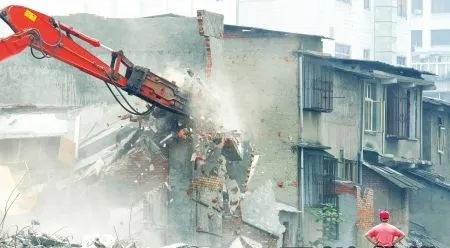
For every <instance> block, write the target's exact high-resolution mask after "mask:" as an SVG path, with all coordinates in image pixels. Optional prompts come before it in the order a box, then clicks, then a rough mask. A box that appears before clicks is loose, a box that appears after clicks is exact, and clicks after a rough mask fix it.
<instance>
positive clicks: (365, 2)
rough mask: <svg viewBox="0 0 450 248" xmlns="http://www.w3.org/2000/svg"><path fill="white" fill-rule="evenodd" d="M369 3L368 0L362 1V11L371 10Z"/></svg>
mask: <svg viewBox="0 0 450 248" xmlns="http://www.w3.org/2000/svg"><path fill="white" fill-rule="evenodd" d="M370 4H371V1H370V0H364V9H366V10H370V9H371V6H370Z"/></svg>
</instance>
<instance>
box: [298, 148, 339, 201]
mask: <svg viewBox="0 0 450 248" xmlns="http://www.w3.org/2000/svg"><path fill="white" fill-rule="evenodd" d="M303 156H304V160H303V163H304V180H305V198H304V199H305V206H306V207H320V206H321V205H322V204H323V203H325V202H326V200H327V199H328V198H329V197H331V196H333V195H335V180H336V171H337V159H336V158H334V157H333V156H332V155H331V154H329V153H327V152H325V151H322V150H313V149H304V152H303ZM299 157H300V156H299Z"/></svg>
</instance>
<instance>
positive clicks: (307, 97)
mask: <svg viewBox="0 0 450 248" xmlns="http://www.w3.org/2000/svg"><path fill="white" fill-rule="evenodd" d="M302 74H303V108H304V109H305V110H310V111H317V112H326V113H329V112H332V111H333V77H334V71H333V69H331V68H330V67H326V66H324V65H322V64H320V62H319V61H318V60H315V59H313V58H311V57H304V62H303V73H302Z"/></svg>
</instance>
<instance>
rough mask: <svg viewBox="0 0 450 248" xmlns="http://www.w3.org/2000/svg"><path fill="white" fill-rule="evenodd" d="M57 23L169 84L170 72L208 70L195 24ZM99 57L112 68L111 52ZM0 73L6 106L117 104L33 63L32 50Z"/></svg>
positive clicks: (85, 19) (53, 68)
mask: <svg viewBox="0 0 450 248" xmlns="http://www.w3.org/2000/svg"><path fill="white" fill-rule="evenodd" d="M57 20H60V21H62V22H64V23H66V24H68V25H71V26H73V27H74V28H76V29H78V30H80V31H82V32H84V33H86V34H88V35H90V36H93V37H95V38H97V39H99V40H101V41H102V42H103V43H104V44H105V45H107V46H109V47H111V48H113V49H117V50H119V49H123V50H124V52H125V54H126V55H127V56H128V57H129V59H130V60H131V61H132V62H134V63H135V64H138V65H142V66H146V67H149V68H150V69H152V70H153V71H154V72H156V73H158V74H163V75H165V74H166V76H167V77H168V78H169V79H171V80H176V79H177V75H167V74H170V73H166V70H167V69H169V68H171V67H172V68H175V69H179V68H180V69H182V68H186V67H190V68H192V69H195V70H196V71H199V70H200V71H202V70H203V69H204V67H205V63H204V44H203V39H202V37H201V36H200V35H199V32H198V25H197V20H196V18H184V17H179V18H177V17H161V18H140V19H106V18H103V17H98V16H93V15H86V14H76V15H70V16H64V17H57ZM38 53H39V52H38ZM95 54H96V55H98V56H100V57H101V58H103V59H104V61H105V62H106V63H107V64H109V62H110V55H109V54H108V53H107V52H105V51H104V50H101V49H96V50H95ZM175 71H176V70H175ZM179 72H181V71H179ZM0 73H1V74H2V75H3V77H2V79H1V80H0V85H1V87H2V89H3V90H2V91H1V92H0V99H1V100H0V103H2V104H5V103H38V104H53V105H79V104H89V103H97V102H105V101H108V102H113V101H115V100H114V98H113V97H112V96H111V93H110V92H109V90H108V89H107V88H106V86H105V85H104V83H103V82H101V81H99V80H97V79H95V78H92V77H90V76H88V75H87V74H84V73H82V72H81V71H78V70H77V69H75V68H72V67H69V66H67V65H65V64H63V63H62V62H60V61H57V60H55V59H43V60H37V59H34V58H33V57H32V56H31V55H30V52H29V50H28V49H27V50H26V51H24V52H23V53H22V54H20V55H18V56H16V57H12V58H10V59H9V60H7V61H5V62H3V63H2V64H1V66H0ZM135 102H136V100H133V101H132V102H131V103H135Z"/></svg>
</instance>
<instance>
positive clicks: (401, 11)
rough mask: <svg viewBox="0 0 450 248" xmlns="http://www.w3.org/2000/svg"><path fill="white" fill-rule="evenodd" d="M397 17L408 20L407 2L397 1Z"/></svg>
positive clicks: (405, 0) (404, 0) (403, 0)
mask: <svg viewBox="0 0 450 248" xmlns="http://www.w3.org/2000/svg"><path fill="white" fill-rule="evenodd" d="M397 16H398V17H400V18H404V19H407V18H408V1H407V0H397Z"/></svg>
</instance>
